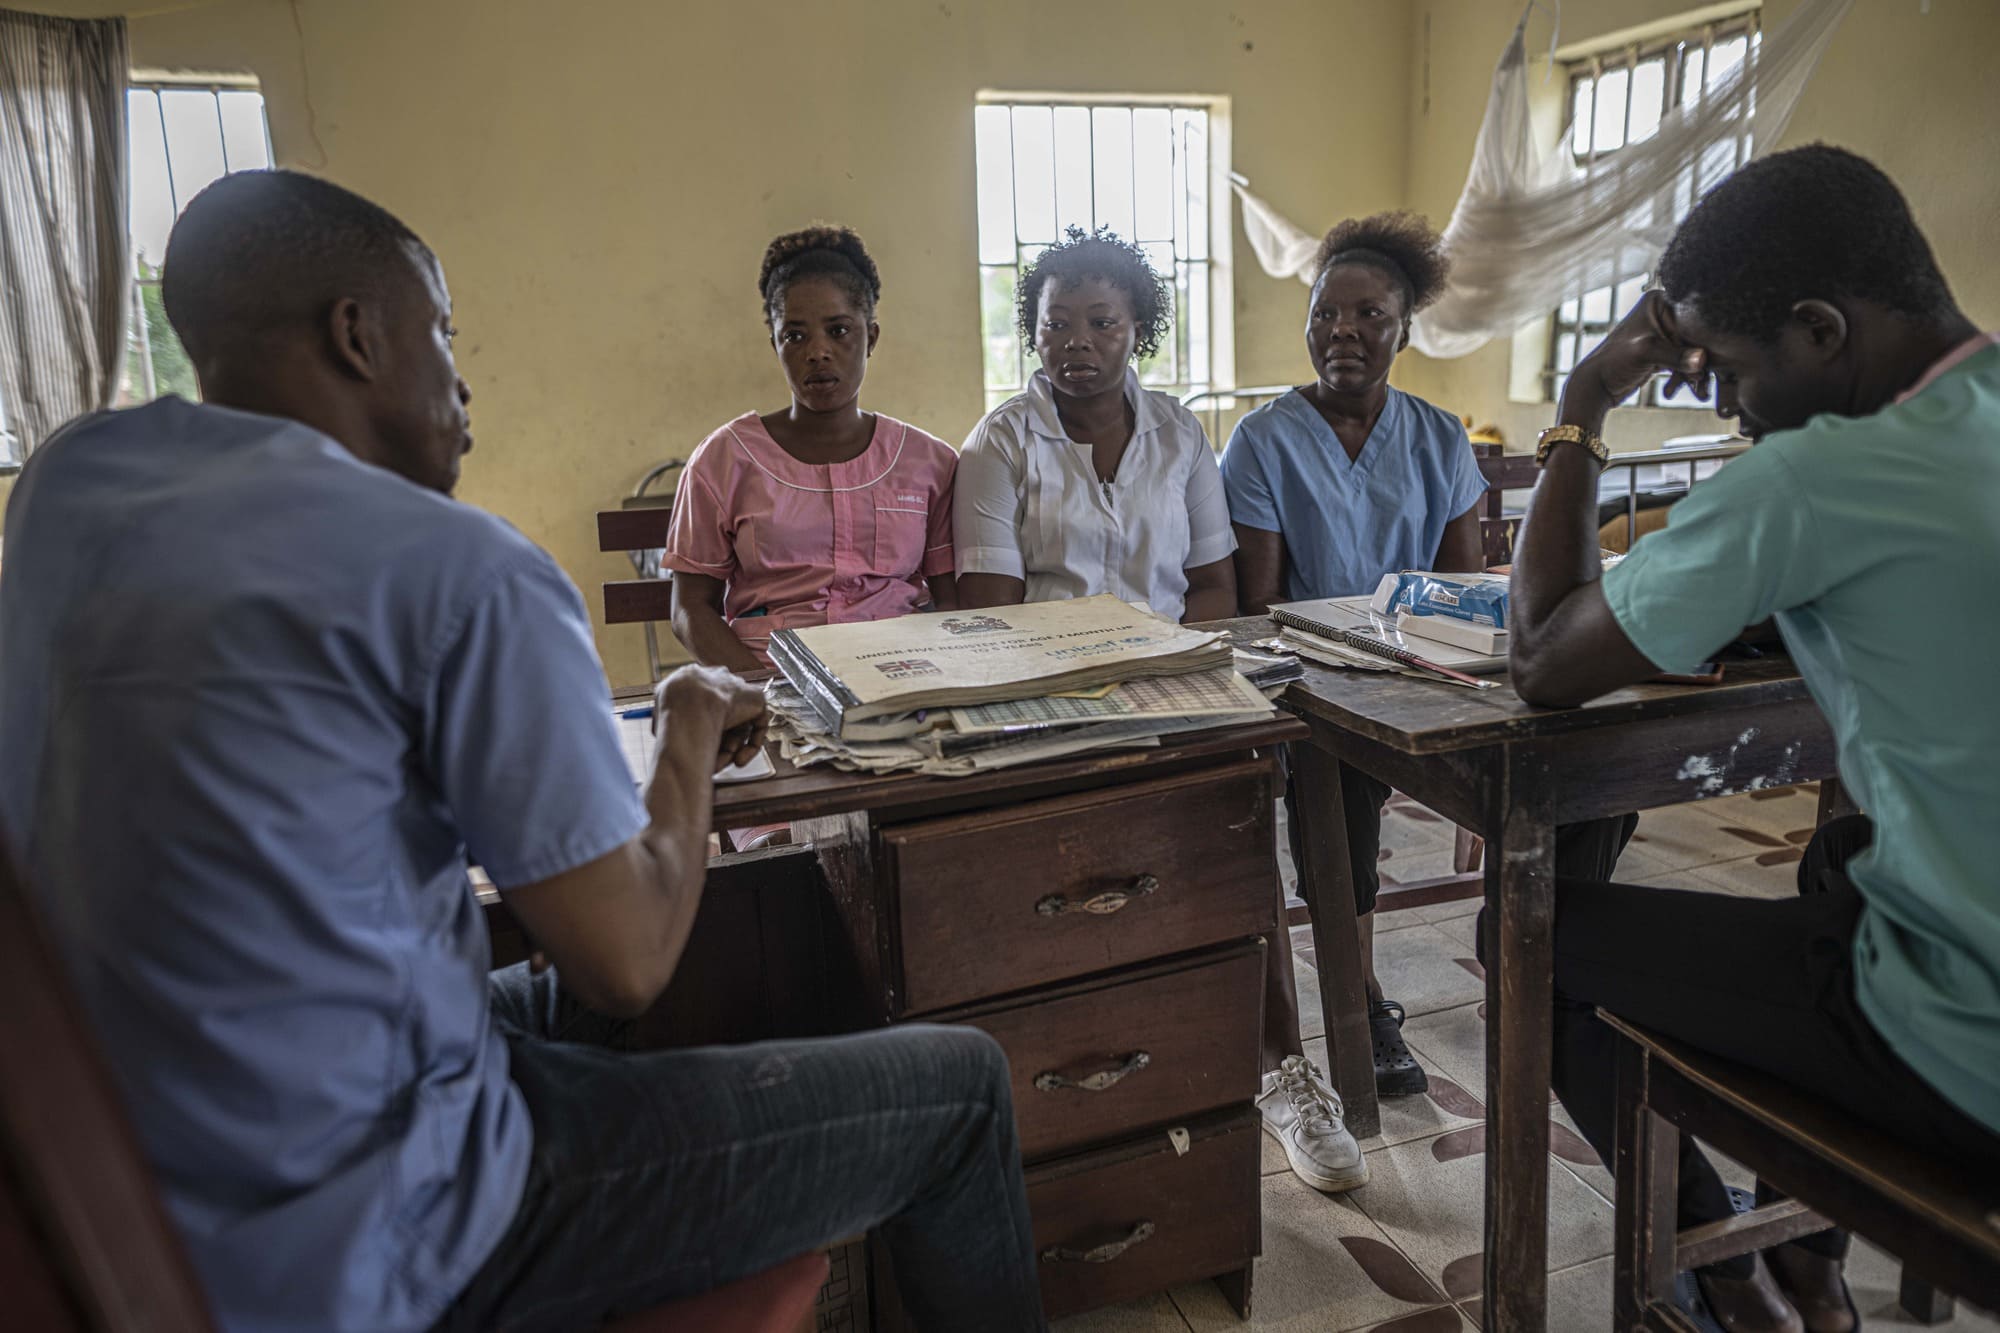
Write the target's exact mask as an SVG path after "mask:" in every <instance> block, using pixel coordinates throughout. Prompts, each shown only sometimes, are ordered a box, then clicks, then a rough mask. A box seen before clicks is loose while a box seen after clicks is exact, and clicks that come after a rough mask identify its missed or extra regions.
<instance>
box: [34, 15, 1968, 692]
mask: <svg viewBox="0 0 2000 1333" xmlns="http://www.w3.org/2000/svg"><path fill="white" fill-rule="evenodd" d="M19 2H20V0H16V3H19ZM168 2H170V0H159V3H155V4H153V5H137V4H133V5H123V6H121V5H120V4H118V3H115V0H44V3H43V4H42V5H41V6H40V7H43V8H48V9H52V10H58V11H62V12H67V13H70V14H83V13H106V12H116V11H118V10H120V9H121V8H124V9H137V10H140V11H142V12H141V13H140V15H139V16H137V17H134V18H133V20H132V49H133V58H134V60H135V62H137V63H138V64H140V65H141V66H146V67H165V68H187V69H199V70H211V71H213V70H246V71H250V72H253V73H255V74H256V75H257V76H258V78H259V79H260V80H261V81H262V83H263V87H264V90H265V93H266V96H267V98H268V99H269V106H270V117H271V131H272V138H273V142H274V144H275V146H276V148H277V152H278V156H279V158H280V160H281V161H283V162H284V163H285V164H287V165H293V166H300V167H305V168H307V169H311V170H316V171H320V172H322V173H324V174H326V175H329V176H331V177H333V178H334V179H337V180H339V181H341V182H343V183H345V184H348V185H350V186H352V187H354V188H356V189H359V190H361V191H363V192H365V193H367V194H369V195H371V196H374V197H375V198H377V199H379V200H381V201H382V202H384V203H385V204H387V205H389V206H390V207H391V208H393V209H394V210H396V211H397V212H398V213H400V214H402V215H403V217H404V218H405V219H406V220H408V221H409V222H410V223H411V224H412V225H414V226H415V227H416V228H417V229H418V230H419V231H421V232H422V233H423V234H424V235H425V236H426V237H427V238H428V239H429V240H430V241H431V242H432V243H433V245H435V247H436V248H437V250H438V251H439V253H440V254H441V255H442V256H443V258H444V261H445V264H446V266H447V270H448V272H449V275H450V278H451V282H452V287H453V291H454V294H455V296H456V297H457V299H458V304H459V324H460V327H461V328H462V329H463V330H464V331H465V336H464V338H463V340H462V343H461V348H462V360H463V366H464V370H465V373H466V377H467V379H468V380H469V381H470V382H471V384H472V386H473V390H474V393H475V402H474V418H475V425H476V427H477V429H478V433H479V439H480V444H479V449H478V451H477V452H476V453H475V454H474V456H473V457H472V458H471V459H470V460H468V464H467V470H466V479H465V484H464V487H463V494H464V496H465V498H466V499H468V500H470V501H472V502H474V503H476V504H481V505H484V506H486V507H488V508H491V509H493V510H495V511H497V512H499V513H501V514H503V515H505V516H506V517H508V518H509V519H511V520H513V521H514V522H515V523H517V524H519V525H520V526H521V527H522V528H523V529H524V530H525V531H526V532H527V533H528V534H529V535H530V536H531V537H533V538H534V539H535V540H537V541H539V542H541V543H542V544H544V545H545V546H547V547H548V548H549V549H550V550H551V551H552V552H554V554H555V555H556V557H557V558H558V559H559V560H561V561H562V563H563V565H564V567H565V568H567V569H568V570H569V572H570V573H571V575H572V576H573V577H574V578H575V579H576V580H577V582H578V583H579V584H580V585H582V586H583V588H584V590H585V592H586V599H587V600H591V601H595V596H594V594H595V585H596V584H597V583H598V582H600V581H601V580H603V579H605V578H607V577H619V576H621V575H622V574H623V573H624V572H625V571H626V569H627V566H625V564H624V562H623V559H622V557H615V556H605V555H600V554H599V553H597V552H596V551H595V550H594V541H593V534H592V525H591V521H590V516H591V514H592V512H593V511H594V510H596V509H598V508H599V507H602V506H605V505H608V504H611V503H613V502H614V501H615V499H616V497H618V496H619V495H621V494H623V493H624V492H625V491H626V490H627V489H629V487H630V486H631V484H632V482H633V481H634V480H635V479H636V478H637V476H638V475H639V474H640V473H641V472H642V471H643V470H644V469H645V468H646V467H647V466H648V465H650V464H651V463H652V462H654V461H656V460H658V459H660V458H663V457H666V456H668V455H674V454H683V453H685V452H686V450H687V449H688V448H690V447H691V446H692V445H693V444H694V442H695V441H696V440H698V439H699V438H700V437H701V436H702V435H703V434H704V433H705V432H706V431H707V430H708V429H710V428H712V427H713V426H714V425H716V424H718V423H719V422H721V421H722V420H724V419H726V418H727V417H730V416H733V415H735V414H736V413H739V412H742V411H744V410H746V409H749V408H757V409H760V410H769V409H771V408H774V407H777V406H780V405H782V402H783V383H782V380H781V378H780V377H779V375H778V372H777V370H776V368H775V366H774V365H773V363H772V358H771V355H770V352H769V349H768V346H767V345H766V344H765V343H764V341H763V338H762V331H761V329H760V327H759V324H758V318H757V309H756V304H757V303H756V298H755V293H754V278H755V272H756V264H757V260H758V257H759V254H760V252H761V250H762V247H763V244H764V242H765V241H766V240H767V239H768V238H769V236H770V235H771V234H773V233H774V232H776V231H779V230H781V229H787V228H791V227H795V226H798V225H800V224H802V223H805V222H807V221H810V220H814V219H829V220H837V221H842V222H846V223H849V224H851V225H853V226H855V227H856V228H858V229H859V230H860V231H861V232H862V234H863V235H864V236H865V237H867V239H868V241H869V243H870V245H871V246H872V247H873V249H874V250H875V252H876V254H877V256H878V257H879V259H880V260H881V263H882V266H883V270H884V275H885V279H886V283H887V292H886V296H885V299H884V303H883V306H882V310H881V317H882V321H883V329H884V332H883V342H882V347H881V351H880V353H879V354H878V356H877V359H876V362H875V366H874V369H873V373H872V375H871V377H870V380H869V385H868V390H867V393H866V401H867V402H868V403H869V404H870V405H871V406H875V407H879V408H881V409H882V410H884V411H888V412H891V413H893V414H895V415H898V416H902V417H905V418H908V419H910V420H913V421H915V422H917V423H919V424H921V425H923V426H926V427H928V428H929V429H931V430H933V431H936V432H938V433H939V434H942V435H944V436H945V437H946V438H948V439H957V438H960V437H962V435H963V433H964V431H965V430H966V429H967V428H968V427H969V426H970V425H971V424H972V422H973V420H974V419H975V418H976V416H977V415H978V412H979V410H980V405H981V386H980V371H979V346H978V340H977V332H976V331H977V328H978V314H979V311H978V297H977V291H976V287H975V282H974V270H973V265H972V259H973V255H974V240H975V223H974V197H973V170H972V106H973V100H974V96H975V94H976V93H977V92H978V91H979V90H980V89H982V88H1003V89H1014V90H1021V89H1038V90H1060V91H1073V92H1140V93H1202V94H1222V95H1227V96H1229V97H1230V98H1231V99H1232V108H1233V138H1234V165H1235V166H1236V168H1237V169H1238V170H1239V171H1242V172H1244V173H1245V174H1246V175H1248V176H1249V177H1250V178H1251V180H1252V182H1253V184H1254V186H1255V188H1257V189H1258V191H1259V192H1260V193H1262V194H1264V195H1265V196H1266V197H1267V198H1269V199H1270V200H1271V202H1272V203H1273V204H1274V205H1276V206H1277V207H1278V208H1279V210H1280V211H1281V212H1283V213H1285V214H1286V215H1287V216H1290V217H1292V218H1294V219H1295V220H1297V221H1298V222H1299V223H1300V224H1301V225H1304V226H1306V227H1308V228H1309V229H1310V228H1318V227H1323V226H1326V225H1329V224H1330V223H1331V222H1333V221H1335V220H1337V219H1339V218H1341V217H1343V216H1347V215H1350V214H1354V213H1360V212H1366V211H1371V210H1374V209H1378V208H1386V207H1394V206H1401V205H1407V206H1411V207H1415V208H1418V209H1420V210H1422V211H1425V212H1428V213H1429V214H1430V215H1431V216H1432V218H1433V220H1435V221H1436V222H1438V223H1439V224H1440V225H1441V224H1442V223H1443V222H1444V220H1445V219H1446V217H1448V216H1449V214H1450V210H1451V205H1452V202H1453V200H1454V199H1455V198H1456V197H1457V194H1458V190H1459V186H1460V184H1461V183H1462V181H1463V178H1464V173H1465V169H1466V165H1467V162H1468V160H1469V158H1470V154H1471V149H1472V142H1473V136H1474V134H1475V132H1476V131H1477V129H1478V125H1479V118H1480V115H1481V112H1482V110H1483V107H1484V103H1485V98H1486V91H1487V87H1488V84H1489V81H1490V78H1491V73H1492V66H1493V62H1494V60H1495V59H1496V58H1497V56H1498V54H1499V52H1500V50H1501V47H1502V45H1503V44H1504V43H1505V41H1506V39H1507V36H1508V34H1509V32H1510V31H1511V29H1512V26H1513V22H1514V19H1515V17H1516V15H1517V14H1518V9H1517V7H1516V6H1515V5H1514V4H1513V3H1511V0H1409V2H1408V3H1405V2H1404V0H1235V2H1234V3H1232V4H1222V3H1218V2H1217V0H1086V2H1085V3H1081V4H1079V3H1075V2H1074V0H1066V2H1064V3H1057V2H1056V0H823V2H822V3H815V4H811V5H807V4H804V3H789V4H788V3H778V2H777V0H734V2H733V3H729V4H695V3H690V2H688V0H679V2H676V3H659V2H658V0H593V2H592V3H588V4H584V3H574V2H572V3H563V2H562V0H300V3H299V4H298V6H297V16H298V22H299V25H300V27H302V29H303V37H301V33H300V31H299V29H298V28H295V26H294V12H293V7H292V5H291V4H290V3H288V2H287V0H230V2H228V3H208V4H187V3H181V4H180V5H179V7H178V8H173V9H169V10H168V11H167V12H158V10H159V4H160V3H168ZM1799 2H1800V0H1771V4H1770V6H1769V9H1768V12H1767V15H1766V29H1767V31H1769V30H1770V29H1771V28H1773V27H1775V26H1776V24H1777V23H1778V22H1779V21H1781V20H1782V18H1783V17H1784V15H1786V14H1788V13H1790V12H1791V11H1792V9H1793V8H1794V6H1795V5H1796V4H1797V3H1799ZM1691 7H1692V5H1691V4H1686V3H1678V2H1676V0H1569V3H1567V4H1565V5H1563V7H1562V14H1563V33H1562V40H1563V42H1564V43H1565V44H1566V45H1567V44H1570V43H1574V42H1579V41H1587V40H1590V39H1594V38H1600V37H1603V36H1606V35H1608V34H1611V33H1614V32H1622V31H1623V30H1625V29H1626V28H1628V27H1631V26H1632V25H1635V24H1639V23H1643V22H1646V21H1648V20H1653V19H1659V18H1664V17H1670V16H1672V15H1675V14H1679V13H1684V12H1686V11H1687V10H1688V9H1689V8H1691ZM146 10H153V11H155V12H152V13H150V14H149V13H146V12H144V11H146ZM1548 31H1549V29H1548V20H1547V18H1546V16H1545V14H1544V13H1543V12H1540V11H1538V12H1537V14H1536V16H1535V17H1534V19H1533V20H1532V21H1531V23H1530V29H1529V48H1530V51H1531V52H1532V51H1534V50H1536V49H1540V50H1541V51H1543V52H1546V50H1547V46H1548ZM1995 50H2000V3H1995V2H1994V0H1932V3H1931V12H1930V14H1929V15H1927V16H1926V15H1924V14H1922V13H1920V9H1919V6H1918V4H1917V3H1916V0H1857V3H1856V4H1855V6H1854V9H1853V12H1852V13H1850V14H1849V16H1848V17H1847V19H1846V21H1845V23H1844V25H1843V27H1842V29H1841V30H1840V32H1839V33H1838V34H1837V35H1836V37H1835V38H1834V41H1833V44H1832V47H1831V49H1830V50H1829V52H1828V54H1827V57H1826V60H1825V62H1824V63H1823V64H1822V66H1821V68H1820V70H1819V72H1818V74H1817V76H1816V77H1815V79H1814V81H1813V83H1812V85H1811V86H1810V87H1809V89H1808V90H1807V92H1806V94H1805V97H1804V100H1803V101H1802V103H1801V105H1800V107H1799V109H1798V113H1797V115H1796V116H1795V118H1794V120H1793V123H1792V126H1791V128H1790V130H1789V132H1788V134H1787V136H1786V141H1787V142H1791V143H1797V142H1804V141H1807V140H1810V139H1814V138H1825V139H1829V140H1832V141H1835V142H1839V143H1843V144H1846V145H1848V146H1851V147H1853V148H1855V149H1857V150H1859V151H1861V152H1863V153H1866V154H1868V155H1869V156H1871V157H1874V158H1875V159H1876V160H1877V161H1879V162H1880V163H1881V164H1882V165H1883V166H1884V167H1886V168H1887V169H1888V170H1889V171H1890V173H1891V174H1893V175H1894V176H1896V178H1897V179H1898V180H1899V181H1900V182H1901V183H1902V184H1903V186H1904V188H1905V189H1906V191H1907V192H1908V193H1909V195H1910V197H1911V200H1912V202H1913V203H1914V205H1915V206H1916V209H1917V213H1918V216H1919V218H1920V220H1921V221H1922V222H1923V224H1924V226H1925V227H1926V229H1927V230H1928V231H1929V233H1930V235H1931V237H1932V240H1933V241H1934V243H1935V244H1936V246H1937V250H1938V254H1939V257H1940V259H1941V260H1942V262H1943V264H1944V266H1945V269H1946V272H1947V274H1948V275H1949V276H1950V277H1951V278H1952V280H1953V283H1954V286H1955V288H1956V290H1957V292H1958V295H1959V297H1960V299H1961V300H1962V302H1963V303H1964V305H1965V306H1966V308H1967V310H1968V311H1969V312H1970V313H1971V314H1972V315H1973V317H1974V318H1975V319H1977V320H1979V321H1981V322H1982V323H1984V324H1987V325H1989V326H1990V325H1992V324H1995V323H2000V269H1995V268H1994V267H1993V266H1991V265H1990V264H1987V263H1986V262H1984V261H1985V260H1986V254H1985V251H1986V248H1987V245H1988V244H1990V237H1991V232H1992V227H1993V224H1994V221H1995V219H1996V218H2000V173H1996V172H1994V171H1992V170H1990V169H1988V164H1990V163H1992V162H1993V161H1994V155H1993V144H1994V143H1995V142H2000V98H1996V97H1995V96H1994V95H1993V91H1992V87H1991V82H1990V74H1989V71H1988V69H1987V68H1986V65H1987V63H1988V62H1989V61H1990V57H1991V53H1992V52H1994V51H1995ZM1539 69H1540V67H1539V65H1537V67H1536V71H1535V74H1534V85H1533V86H1534V87H1536V88H1537V89H1538V90H1542V89H1545V90H1546V91H1543V92H1541V93H1540V95H1541V96H1544V97H1551V96H1553V97H1560V96H1561V93H1560V90H1559V80H1551V81H1550V82H1549V83H1548V84H1546V85H1544V84H1542V83H1541V82H1540V78H1539ZM308 85H309V86H310V94H311V96H310V101H308V98H307V96H306V92H307V88H308ZM1237 239H1238V244H1237V249H1236V255H1235V259H1236V294H1237V299H1236V312H1235V313H1236V334H1237V364H1236V371H1237V380H1238V383H1242V384H1257V383H1272V382H1295V381H1297V380H1299V379H1302V378H1303V377H1304V365H1303V356H1302V353H1301V350H1300V346H1299V340H1300V334H1299V330H1300V327H1301V324H1302V322H1303V307H1304V300H1305V293H1304V289H1303V288H1302V287H1301V286H1300V285H1299V284H1298V283H1296V282H1294V281H1291V280H1285V281H1278V280H1275V279H1272V278H1268V277H1266V276H1265V275H1264V274H1263V273H1262V272H1261V271H1260V270H1259V269H1258V268H1257V266H1256V263H1255V261H1254V259H1253V258H1252V257H1251V256H1250V254H1249V252H1248V250H1247V248H1246V247H1244V246H1243V245H1242V242H1241V231H1240V228H1239V229H1238V231H1237ZM1507 377H1508V350H1507V348H1506V347H1505V346H1494V347H1489V348H1488V349H1486V350H1485V351H1483V352H1481V353H1478V354H1476V355H1474V356H1472V357H1469V358H1465V359H1462V360H1460V361H1455V362H1429V361H1427V360H1426V359H1425V358H1423V357H1421V356H1419V355H1417V354H1416V353H1410V354H1408V355H1406V356H1405V358H1404V359H1403V361H1402V362H1401V363H1400V364H1399V366H1398V371H1397V381H1398V383H1400V384H1402V385H1403V386H1404V387H1406V388H1409V389H1411V390H1413V391H1415V392H1418V393H1421V394H1424V395H1425V396H1427V397H1430V398H1432V399H1434V400H1435V401H1437V402H1439V403H1440V404H1442V405H1444V406H1447V407H1449V408H1451V409H1452V410H1454V411H1462V412H1469V413H1471V414H1473V415H1474V416H1476V417H1478V418H1479V419H1480V420H1482V421H1485V420H1499V421H1501V422H1502V423H1503V424H1504V425H1505V426H1506V427H1507V429H1508V432H1509V435H1510V438H1511V439H1512V440H1513V441H1514V442H1515V444H1516V445H1517V446H1518V445H1522V444H1525V443H1526V442H1527V441H1528V440H1529V439H1530V438H1531V437H1532V434H1533V432H1534V431H1535V430H1536V429H1537V428H1539V427H1540V426H1542V425H1544V424H1546V422H1547V420H1548V417H1549V411H1548V409H1547V408H1546V407H1537V406H1533V405H1516V404H1510V403H1509V402H1508V401H1507ZM1614 426H1615V430H1616V436H1617V442H1618V443H1619V444H1621V445H1623V446H1625V447H1639V446H1644V445H1648V444H1651V443H1654V442H1657V441H1658V440H1660V439H1662V438H1665V437H1666V436H1669V435H1673V434H1681V433H1688V432H1696V431H1705V430H1710V429H1713V428H1714V420H1713V418H1711V417H1709V416H1707V415H1706V414H1701V413H1693V412H1685V413H1683V412H1661V411H1652V412H1636V411H1627V412H1625V413H1621V414H1620V416H1619V418H1617V419H1616V420H1615V422H1614ZM4 487H5V482H4V481H0V497H4ZM600 643H601V645H602V647H603V649H604V653H605V657H606V661H607V664H608V667H609V670H610V674H611V676H612V678H613V679H614V680H617V681H630V680H635V679H638V678H640V676H641V674H642V671H643V667H642V658H641V653H640V648H639V643H640V639H639V631H638V629H637V628H636V627H633V626H619V627H616V628H614V629H612V630H610V631H608V632H605V633H603V634H602V635H601V636H600Z"/></svg>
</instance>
